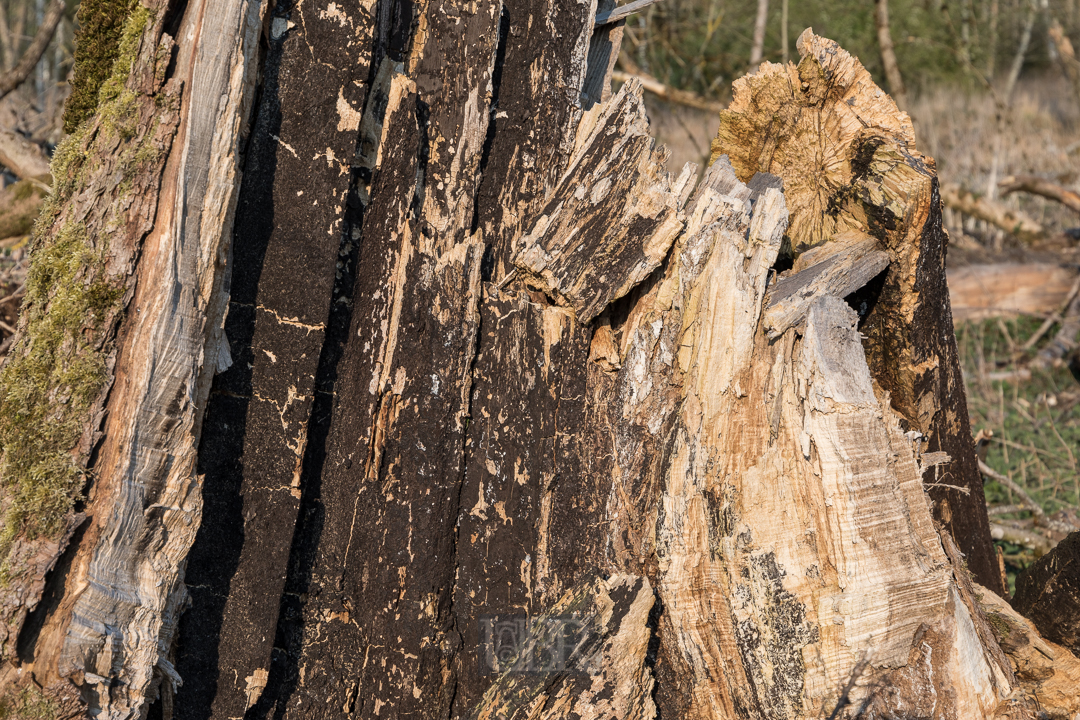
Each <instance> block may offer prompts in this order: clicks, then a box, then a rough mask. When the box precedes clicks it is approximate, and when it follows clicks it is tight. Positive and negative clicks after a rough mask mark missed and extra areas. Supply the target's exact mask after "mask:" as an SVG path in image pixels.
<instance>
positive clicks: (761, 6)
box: [750, 0, 769, 72]
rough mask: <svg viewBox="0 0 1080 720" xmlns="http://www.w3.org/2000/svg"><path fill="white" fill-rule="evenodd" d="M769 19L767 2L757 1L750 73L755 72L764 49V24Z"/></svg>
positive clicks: (764, 0)
mask: <svg viewBox="0 0 1080 720" xmlns="http://www.w3.org/2000/svg"><path fill="white" fill-rule="evenodd" d="M768 19H769V0H758V4H757V17H756V18H755V19H754V44H753V45H752V46H751V47H750V72H756V71H757V66H758V65H759V64H760V63H761V57H762V53H763V52H764V49H765V23H766V21H767V20H768Z"/></svg>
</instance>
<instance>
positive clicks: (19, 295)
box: [0, 285, 26, 305]
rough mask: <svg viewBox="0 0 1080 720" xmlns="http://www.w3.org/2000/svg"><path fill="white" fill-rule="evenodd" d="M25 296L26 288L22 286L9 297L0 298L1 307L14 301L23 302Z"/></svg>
mask: <svg viewBox="0 0 1080 720" xmlns="http://www.w3.org/2000/svg"><path fill="white" fill-rule="evenodd" d="M24 295H26V286H25V285H20V286H19V289H18V290H16V291H15V292H13V293H11V294H10V295H8V296H7V297H2V298H0V305H6V304H7V303H9V302H11V301H12V300H22V299H23V296H24Z"/></svg>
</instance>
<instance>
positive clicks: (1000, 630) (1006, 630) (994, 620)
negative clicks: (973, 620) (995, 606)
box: [986, 612, 1012, 641]
mask: <svg viewBox="0 0 1080 720" xmlns="http://www.w3.org/2000/svg"><path fill="white" fill-rule="evenodd" d="M986 620H987V621H988V622H989V623H990V626H991V627H992V628H993V631H994V635H995V637H997V639H998V640H999V641H1000V640H1004V639H1005V638H1007V637H1009V635H1012V626H1011V625H1010V624H1009V621H1008V620H1006V619H1005V618H1004V617H1003V616H1002V615H1001V614H1000V613H996V612H988V613H986Z"/></svg>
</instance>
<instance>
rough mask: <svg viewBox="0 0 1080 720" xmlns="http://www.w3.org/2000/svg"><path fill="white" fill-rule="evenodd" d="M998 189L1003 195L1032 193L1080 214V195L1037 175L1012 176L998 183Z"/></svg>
mask: <svg viewBox="0 0 1080 720" xmlns="http://www.w3.org/2000/svg"><path fill="white" fill-rule="evenodd" d="M998 188H1000V189H1001V194H1002V195H1008V194H1009V193H1014V192H1026V193H1031V194H1032V195H1040V196H1042V197H1044V198H1049V199H1051V200H1057V201H1058V202H1059V203H1061V204H1062V205H1064V206H1065V207H1067V208H1069V209H1070V210H1075V211H1076V212H1080V194H1077V193H1075V192H1073V191H1072V190H1069V189H1068V188H1064V187H1062V186H1060V185H1058V184H1056V183H1052V182H1050V181H1049V180H1046V179H1044V178H1041V177H1037V176H1035V175H1010V176H1009V177H1007V178H1005V179H1004V180H1002V181H1001V182H999V183H998Z"/></svg>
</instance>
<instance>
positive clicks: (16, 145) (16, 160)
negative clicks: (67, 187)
mask: <svg viewBox="0 0 1080 720" xmlns="http://www.w3.org/2000/svg"><path fill="white" fill-rule="evenodd" d="M0 164H2V165H3V166H4V167H6V168H7V169H8V170H10V171H11V172H13V173H14V174H15V175H18V176H19V177H20V178H22V179H23V180H31V179H33V178H40V177H44V176H46V175H48V174H49V158H48V156H47V155H46V154H45V151H44V150H42V149H41V146H40V145H38V144H37V143H34V142H31V141H30V140H27V139H26V138H24V137H23V136H22V135H19V134H18V133H14V132H11V131H9V130H0ZM46 189H47V187H46Z"/></svg>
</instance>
